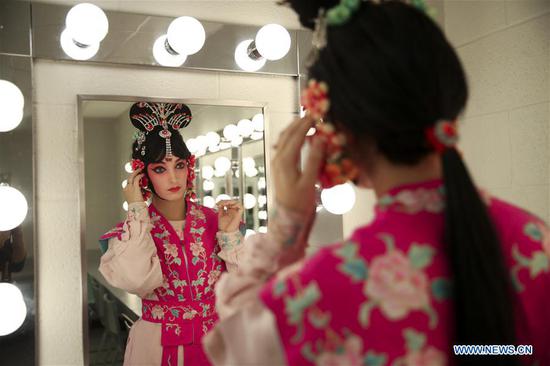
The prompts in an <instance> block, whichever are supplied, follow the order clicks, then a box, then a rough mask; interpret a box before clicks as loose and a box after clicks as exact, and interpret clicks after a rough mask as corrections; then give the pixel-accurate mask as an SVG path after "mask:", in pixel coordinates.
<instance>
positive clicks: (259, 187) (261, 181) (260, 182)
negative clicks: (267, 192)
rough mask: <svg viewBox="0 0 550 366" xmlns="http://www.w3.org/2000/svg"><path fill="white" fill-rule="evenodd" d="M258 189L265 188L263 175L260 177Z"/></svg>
mask: <svg viewBox="0 0 550 366" xmlns="http://www.w3.org/2000/svg"><path fill="white" fill-rule="evenodd" d="M258 189H265V178H264V177H261V178H260V179H258Z"/></svg>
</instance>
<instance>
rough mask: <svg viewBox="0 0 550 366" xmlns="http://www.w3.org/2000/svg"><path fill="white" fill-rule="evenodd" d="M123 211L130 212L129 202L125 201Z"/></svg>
mask: <svg viewBox="0 0 550 366" xmlns="http://www.w3.org/2000/svg"><path fill="white" fill-rule="evenodd" d="M122 209H123V210H124V211H128V202H126V201H124V203H123V204H122Z"/></svg>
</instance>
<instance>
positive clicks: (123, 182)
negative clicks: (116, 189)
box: [122, 179, 128, 189]
mask: <svg viewBox="0 0 550 366" xmlns="http://www.w3.org/2000/svg"><path fill="white" fill-rule="evenodd" d="M127 185H128V180H127V179H124V180H123V181H122V189H124V188H126V186H127Z"/></svg>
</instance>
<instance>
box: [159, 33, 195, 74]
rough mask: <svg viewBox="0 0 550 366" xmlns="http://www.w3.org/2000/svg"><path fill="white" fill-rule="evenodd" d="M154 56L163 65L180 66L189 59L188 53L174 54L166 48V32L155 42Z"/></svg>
mask: <svg viewBox="0 0 550 366" xmlns="http://www.w3.org/2000/svg"><path fill="white" fill-rule="evenodd" d="M153 57H154V58H155V61H156V62H157V63H158V64H159V65H162V66H171V67H179V66H181V65H183V64H184V63H185V61H186V60H187V55H182V54H179V53H178V54H172V53H170V52H168V50H167V49H166V34H164V35H162V36H160V37H159V38H157V40H156V41H155V43H154V44H153Z"/></svg>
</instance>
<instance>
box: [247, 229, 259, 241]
mask: <svg viewBox="0 0 550 366" xmlns="http://www.w3.org/2000/svg"><path fill="white" fill-rule="evenodd" d="M254 234H256V232H255V231H254V230H250V229H246V232H245V233H244V238H245V239H246V238H248V237H249V236H250V235H254Z"/></svg>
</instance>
